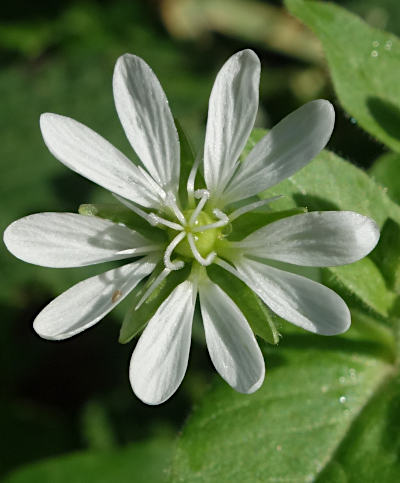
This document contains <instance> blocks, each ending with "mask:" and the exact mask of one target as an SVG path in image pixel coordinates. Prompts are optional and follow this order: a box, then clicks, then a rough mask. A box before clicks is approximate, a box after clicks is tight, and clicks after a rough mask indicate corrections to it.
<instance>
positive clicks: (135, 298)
mask: <svg viewBox="0 0 400 483" xmlns="http://www.w3.org/2000/svg"><path fill="white" fill-rule="evenodd" d="M164 268H165V267H164V264H162V263H160V264H159V265H158V266H157V267H156V269H155V270H154V272H153V273H152V274H151V276H150V277H149V279H148V280H147V281H144V282H141V283H140V284H139V285H138V286H137V287H136V289H135V290H134V291H133V292H132V296H131V297H130V299H129V304H130V306H129V309H128V311H127V313H126V315H125V317H124V320H123V322H122V326H121V330H120V333H119V342H120V343H121V344H126V343H127V342H129V341H130V340H132V339H133V337H135V335H137V334H138V333H139V332H140V331H142V330H143V329H144V328H145V326H146V324H147V323H148V322H149V320H150V319H151V318H152V317H153V315H154V314H155V313H156V311H157V309H158V308H159V307H160V305H161V304H162V303H163V302H164V300H165V299H166V298H167V297H168V296H169V295H170V293H171V292H172V291H173V290H174V288H175V287H177V286H178V285H179V284H180V283H182V282H184V281H185V280H186V279H187V277H188V276H189V273H190V268H191V265H190V264H188V263H187V264H185V266H184V267H183V268H182V269H181V270H173V271H172V272H171V273H170V274H169V275H168V277H167V278H165V279H164V280H163V281H162V282H161V283H160V285H159V286H158V287H157V288H156V289H155V290H154V291H153V292H152V293H151V294H150V296H149V297H148V298H147V299H146V300H145V301H144V302H143V304H142V305H141V306H140V307H139V308H138V309H137V310H135V307H136V306H137V304H138V303H139V301H140V299H141V298H142V296H143V294H144V293H145V291H146V290H147V289H148V287H149V286H150V285H151V284H152V283H153V282H154V280H155V279H156V278H157V277H158V275H159V274H160V273H161V271H162V270H163V269H164Z"/></svg>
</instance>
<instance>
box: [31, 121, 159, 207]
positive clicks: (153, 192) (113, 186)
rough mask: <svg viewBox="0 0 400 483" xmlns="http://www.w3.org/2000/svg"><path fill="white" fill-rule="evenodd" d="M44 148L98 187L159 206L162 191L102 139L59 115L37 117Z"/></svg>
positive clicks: (138, 201)
mask: <svg viewBox="0 0 400 483" xmlns="http://www.w3.org/2000/svg"><path fill="white" fill-rule="evenodd" d="M40 128H41V131H42V136H43V139H44V142H45V143H46V146H47V148H48V149H49V151H50V152H51V153H52V154H53V156H54V157H56V158H57V159H58V160H59V161H60V162H61V163H63V164H64V165H65V166H67V167H68V168H69V169H72V170H73V171H75V172H76V173H78V174H80V175H81V176H84V177H85V178H87V179H89V180H91V181H93V182H94V183H97V184H98V185H99V186H102V187H103V188H105V189H107V190H109V191H111V192H113V193H116V194H118V195H120V196H122V197H124V198H127V199H128V200H131V201H134V202H136V203H139V204H141V205H143V206H147V207H158V206H159V204H160V197H162V190H161V188H160V187H159V186H158V185H157V183H155V181H154V180H153V179H152V178H151V177H150V176H149V175H148V174H147V173H145V172H144V171H143V170H140V169H139V168H138V167H137V166H135V165H134V164H133V163H132V161H130V160H129V159H128V158H127V157H126V156H125V155H124V154H122V153H121V151H119V150H118V149H117V148H115V147H114V146H113V145H112V144H110V143H109V142H108V141H106V140H105V139H104V138H103V137H102V136H100V135H99V134H97V133H96V132H94V131H93V130H92V129H90V128H88V127H87V126H85V125H84V124H81V123H80V122H78V121H75V120H74V119H71V118H70V117H66V116H60V115H59V114H52V113H45V114H42V115H41V116H40Z"/></svg>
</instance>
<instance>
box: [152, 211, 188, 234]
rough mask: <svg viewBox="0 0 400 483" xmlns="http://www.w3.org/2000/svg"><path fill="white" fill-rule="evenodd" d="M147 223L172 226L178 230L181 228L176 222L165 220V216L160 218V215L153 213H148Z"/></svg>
mask: <svg viewBox="0 0 400 483" xmlns="http://www.w3.org/2000/svg"><path fill="white" fill-rule="evenodd" d="M149 223H150V224H151V225H153V226H156V225H164V226H167V227H168V228H172V229H173V230H178V231H182V230H183V227H182V226H181V225H178V223H174V222H173V221H169V220H166V219H165V218H162V217H161V216H158V215H156V214H155V213H150V214H149Z"/></svg>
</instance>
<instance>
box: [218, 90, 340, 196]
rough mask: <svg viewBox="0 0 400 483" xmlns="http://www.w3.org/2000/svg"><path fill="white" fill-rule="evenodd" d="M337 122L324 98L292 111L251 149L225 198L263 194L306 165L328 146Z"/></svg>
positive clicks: (232, 180) (231, 182)
mask: <svg viewBox="0 0 400 483" xmlns="http://www.w3.org/2000/svg"><path fill="white" fill-rule="evenodd" d="M334 123H335V111H334V109H333V106H332V104H331V103H330V102H328V101H326V100H323V99H318V100H315V101H311V102H308V103H307V104H304V105H303V106H301V107H300V108H298V109H297V110H295V111H293V112H292V113H291V114H289V115H288V116H286V117H285V118H284V119H282V121H280V122H279V123H278V124H277V125H276V126H274V127H273V128H272V129H271V130H270V131H269V132H268V133H267V134H266V135H265V136H264V137H263V138H262V139H261V140H260V141H259V142H258V143H257V144H256V145H255V146H254V148H253V149H252V150H251V151H250V153H249V155H248V156H247V158H246V159H245V160H244V162H243V163H242V164H241V165H240V167H239V169H238V170H237V172H236V173H235V174H234V176H233V178H232V179H231V181H230V182H229V184H228V186H227V187H226V191H225V193H224V201H225V202H226V203H232V202H234V201H239V200H241V199H245V198H246V197H249V196H252V195H256V194H257V193H261V192H262V191H264V190H266V189H267V188H270V187H271V186H274V185H276V184H278V183H279V182H280V181H282V180H284V179H286V178H288V177H289V176H291V175H292V174H294V173H295V172H296V171H298V170H300V169H301V168H303V167H304V166H305V165H306V164H307V163H309V162H310V161H311V160H312V159H313V158H314V157H315V156H316V155H317V154H318V153H319V152H320V151H321V150H322V149H323V148H324V147H325V145H326V144H327V142H328V141H329V138H330V137H331V134H332V131H333V127H334Z"/></svg>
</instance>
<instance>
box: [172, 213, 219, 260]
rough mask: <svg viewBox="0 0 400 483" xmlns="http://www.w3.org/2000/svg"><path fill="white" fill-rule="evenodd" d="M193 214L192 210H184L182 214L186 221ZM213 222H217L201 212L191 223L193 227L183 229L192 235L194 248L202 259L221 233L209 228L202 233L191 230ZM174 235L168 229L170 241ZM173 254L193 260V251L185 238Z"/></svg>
mask: <svg viewBox="0 0 400 483" xmlns="http://www.w3.org/2000/svg"><path fill="white" fill-rule="evenodd" d="M193 212H194V210H185V211H184V212H183V214H184V216H185V218H186V220H190V218H191V216H192V214H193ZM215 221H217V220H216V219H213V218H212V217H211V216H210V215H209V214H208V213H205V212H204V211H201V212H200V213H199V214H198V215H197V218H196V221H195V222H194V223H193V225H192V226H191V225H189V224H188V225H187V226H185V228H184V230H185V232H186V233H192V234H193V239H194V243H195V244H196V248H197V250H198V252H199V253H200V255H201V256H202V257H206V256H207V255H208V254H209V253H211V252H212V250H213V248H214V245H215V242H216V241H217V239H218V236H219V235H220V233H221V230H220V229H219V228H209V229H207V230H204V231H193V230H195V229H196V228H197V227H202V226H206V225H211V224H212V223H214V222H215ZM176 233H177V232H176V231H175V230H172V229H169V230H168V235H169V238H170V239H171V240H172V239H173V238H174V237H175V236H176ZM175 252H176V253H179V254H180V255H183V256H184V257H189V258H194V255H193V251H192V248H191V247H190V243H189V240H188V237H187V236H186V237H185V238H184V239H183V240H182V241H181V242H180V243H179V244H178V246H177V247H176V248H175Z"/></svg>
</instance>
